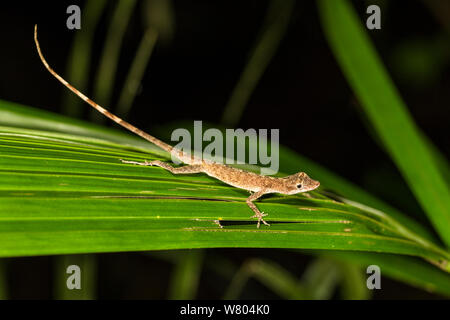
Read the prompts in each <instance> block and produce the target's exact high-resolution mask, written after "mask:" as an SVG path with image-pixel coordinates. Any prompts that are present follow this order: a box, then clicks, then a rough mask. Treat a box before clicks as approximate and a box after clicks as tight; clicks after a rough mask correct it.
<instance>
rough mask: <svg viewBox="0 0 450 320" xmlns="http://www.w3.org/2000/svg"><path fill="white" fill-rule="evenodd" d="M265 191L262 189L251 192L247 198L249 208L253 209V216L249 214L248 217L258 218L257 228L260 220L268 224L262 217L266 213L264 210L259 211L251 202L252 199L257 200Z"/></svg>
mask: <svg viewBox="0 0 450 320" xmlns="http://www.w3.org/2000/svg"><path fill="white" fill-rule="evenodd" d="M264 193H265V192H264V191H263V190H261V191H258V192H255V193H253V194H252V195H251V196H250V197H248V198H247V201H246V202H247V205H248V206H249V207H250V209H252V210H253V212H254V213H255V215H254V216H251V217H250V218H258V224H257V226H256V227H257V228H259V226H260V224H261V221H262V223H264V224H265V225H266V226H270V224H268V223H267V222H265V221H264V219H263V218H262V217H265V216H267V214H265V213H264V212H261V211H259V209H258V208H257V207H256V205H255V204H254V203H253V201H255V200H257V199H258V198H260V197H261V196H262V195H263V194H264Z"/></svg>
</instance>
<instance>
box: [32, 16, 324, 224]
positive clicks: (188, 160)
mask: <svg viewBox="0 0 450 320" xmlns="http://www.w3.org/2000/svg"><path fill="white" fill-rule="evenodd" d="M34 41H35V44H36V49H37V52H38V54H39V58H40V59H41V61H42V63H43V64H44V66H45V68H46V69H47V70H48V71H49V72H50V74H52V75H53V76H54V77H55V78H56V79H57V80H59V81H60V82H61V83H62V84H63V85H64V86H66V87H67V88H68V89H69V90H70V91H72V92H73V93H74V94H76V95H77V96H78V97H79V98H81V99H82V100H84V101H85V102H86V103H88V104H89V105H90V106H91V107H93V108H94V109H96V110H97V111H98V112H100V113H101V114H103V115H104V116H106V117H108V118H109V119H111V120H112V121H114V122H116V123H117V124H119V125H121V126H122V127H124V128H125V129H127V130H129V131H131V132H133V133H135V134H136V135H138V136H140V137H142V138H144V139H145V140H147V141H149V142H151V143H153V144H154V145H156V146H158V147H159V148H161V149H163V150H164V151H167V152H169V153H171V154H172V155H174V156H175V157H176V158H177V159H179V160H180V161H181V162H182V163H184V164H185V165H184V166H181V167H173V166H172V165H170V164H168V163H166V162H163V161H160V160H154V161H147V160H146V161H144V162H136V161H128V160H122V159H120V161H121V162H122V163H126V164H133V165H143V166H158V167H161V168H163V169H166V170H168V171H170V172H171V173H172V174H196V173H204V174H207V175H208V176H210V177H213V178H215V179H217V180H220V181H222V182H223V183H225V184H228V185H231V186H233V187H236V188H239V189H244V190H247V191H249V192H250V194H251V195H250V196H249V197H248V198H247V199H246V203H247V205H248V206H249V207H250V209H251V210H252V211H253V212H254V215H253V216H251V217H250V218H256V219H258V222H257V228H259V227H260V223H261V222H262V223H263V224H265V225H267V226H270V224H269V223H267V222H266V221H265V220H264V219H263V217H265V216H267V214H266V213H264V212H261V211H260V210H259V209H258V207H257V206H256V205H255V204H254V203H253V202H254V201H255V200H257V199H259V198H260V197H261V196H263V195H265V194H269V193H280V194H284V195H293V194H297V193H301V192H307V191H311V190H314V189H316V188H318V187H319V185H320V182H319V181H316V180H313V179H312V178H310V177H309V176H308V175H307V174H306V173H305V172H298V173H295V174H292V175H289V176H286V177H281V178H279V177H270V176H264V175H259V174H257V173H254V172H250V171H245V170H242V169H238V168H234V167H231V166H229V165H226V164H222V163H219V162H213V161H210V160H207V159H201V158H199V157H198V156H197V157H196V156H191V155H190V154H188V153H186V152H184V151H182V150H180V149H177V148H175V147H173V146H171V145H169V144H167V143H165V142H163V141H161V140H159V139H157V138H155V137H154V136H152V135H150V134H148V133H146V132H144V131H143V130H141V129H139V128H137V127H135V126H133V125H132V124H130V123H128V122H126V121H125V120H123V119H121V118H119V117H117V116H116V115H114V114H112V113H111V112H109V111H108V110H107V109H105V108H103V107H102V106H100V105H98V104H97V103H95V102H94V101H93V100H91V99H90V98H88V97H87V96H86V95H84V94H83V93H82V92H80V91H78V90H77V89H76V88H75V87H73V86H72V85H71V84H70V83H69V82H67V81H66V80H65V79H64V78H63V77H61V76H60V75H59V74H58V73H56V72H55V71H54V70H53V69H52V68H51V67H50V65H49V64H48V63H47V61H46V60H45V58H44V55H43V54H42V51H41V47H40V45H39V41H38V37H37V25H35V29H34Z"/></svg>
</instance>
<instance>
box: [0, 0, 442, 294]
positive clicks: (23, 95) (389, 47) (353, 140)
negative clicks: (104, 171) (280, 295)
mask: <svg viewBox="0 0 450 320" xmlns="http://www.w3.org/2000/svg"><path fill="white" fill-rule="evenodd" d="M113 2H114V1H111V3H109V4H108V6H107V10H106V12H105V14H104V15H103V18H102V20H101V22H100V25H99V28H98V30H97V31H96V33H95V40H96V41H95V46H94V49H95V50H94V51H93V56H92V58H93V60H92V65H91V69H92V74H93V75H94V72H95V70H97V67H98V62H99V57H100V52H101V50H102V48H103V39H104V37H105V34H106V32H107V26H108V22H109V18H110V14H111V11H112V9H113V7H114V6H113ZM83 3H84V2H83V1H57V2H56V1H54V2H50V1H40V2H14V4H12V3H10V4H6V3H3V4H2V5H1V7H0V26H1V29H0V43H1V50H0V57H1V60H0V65H1V69H0V70H1V78H0V98H1V99H4V100H10V101H14V102H18V103H21V104H25V105H29V106H33V107H36V108H40V109H45V110H49V111H53V112H57V113H60V112H61V108H60V105H61V101H62V97H63V94H65V91H67V89H66V88H64V87H63V86H62V85H60V84H59V83H58V82H57V81H55V79H53V78H52V77H51V76H50V75H49V74H48V72H47V71H45V69H44V68H43V66H42V64H41V62H40V60H39V59H38V56H37V53H36V51H35V48H34V43H33V26H34V24H35V23H38V25H39V35H40V42H41V46H42V48H43V50H44V53H45V55H46V58H47V60H48V61H49V62H50V64H51V65H52V66H53V68H54V69H55V70H56V71H57V72H59V73H61V74H62V75H64V71H65V70H66V62H67V57H68V53H69V50H70V47H71V41H72V38H73V34H74V33H75V32H77V31H71V30H68V29H67V28H66V19H67V16H68V15H67V14H66V8H67V6H68V5H70V4H78V5H79V6H80V7H81V9H82V10H83ZM267 3H268V2H267V1H261V0H253V1H208V0H202V1H174V2H173V9H174V14H175V22H176V28H175V32H174V37H173V39H172V41H171V42H170V43H166V44H164V45H162V44H160V43H158V45H157V46H156V48H155V52H154V54H153V56H152V57H151V59H150V63H149V66H148V68H147V72H146V74H145V77H144V79H143V83H142V90H141V91H140V94H139V95H138V96H137V98H136V100H135V102H134V105H133V109H132V111H131V113H130V114H129V115H128V117H127V120H128V121H129V122H131V123H133V124H134V125H136V126H138V127H140V128H142V129H144V130H145V131H148V132H150V133H152V132H153V133H154V132H156V131H155V130H157V129H155V128H158V127H160V126H161V125H165V124H169V123H170V122H174V121H179V120H188V121H193V120H203V121H207V122H211V123H218V122H219V121H220V116H221V114H222V111H223V108H224V106H225V105H226V103H227V100H228V98H229V96H230V94H231V92H232V90H233V88H234V86H235V84H236V82H237V80H238V79H239V76H240V73H241V71H242V70H243V68H244V66H245V63H246V61H247V59H248V57H249V53H250V52H251V49H252V48H253V46H254V44H255V41H256V40H257V35H258V33H259V29H260V27H261V24H262V22H263V19H264V17H265V14H266V8H267ZM373 3H377V4H379V5H380V7H381V11H382V29H381V30H374V31H369V34H370V36H371V38H372V40H373V42H374V44H375V46H376V48H377V50H378V52H379V53H380V55H381V57H382V59H383V62H384V63H385V65H386V67H387V69H388V70H389V72H390V75H391V76H392V77H393V79H394V82H395V84H396V85H397V87H398V89H399V91H400V93H401V95H402V97H403V98H404V100H405V102H406V105H407V106H408V108H409V110H410V112H411V113H412V116H413V118H414V119H415V121H416V123H417V124H418V126H419V127H420V128H421V129H422V130H423V131H424V132H425V133H426V135H427V136H428V137H429V138H430V139H431V140H432V141H433V142H434V144H435V145H436V146H437V147H438V148H439V149H440V150H441V152H442V153H443V154H444V155H445V156H447V158H448V156H449V154H450V144H449V131H448V126H449V114H450V113H449V110H448V109H449V101H450V96H449V95H450V90H449V88H450V68H449V66H450V64H449V61H450V50H448V46H446V43H450V41H449V40H450V39H449V30H450V28H449V24H448V22H446V21H450V10H449V8H450V5H449V3H450V1H446V0H442V1H428V2H427V1H419V0H408V1H406V0H403V1H367V2H365V1H353V4H354V6H355V8H356V9H357V11H358V14H359V16H360V17H361V19H362V22H363V23H365V19H366V17H367V15H366V13H365V8H366V7H367V5H369V4H373ZM82 27H83V22H82ZM82 30H83V29H82ZM142 33H143V26H142V19H141V12H140V7H139V5H138V6H137V8H136V10H135V12H134V14H133V18H132V19H131V22H130V24H129V26H128V28H127V31H126V33H125V37H124V40H123V47H122V50H121V56H120V63H119V67H118V74H117V78H116V81H115V83H116V86H115V91H114V92H115V94H114V96H113V99H112V100H113V101H117V99H118V95H119V92H120V89H121V85H122V83H123V81H124V77H125V75H126V72H127V71H128V68H129V65H130V62H131V59H132V57H133V55H134V53H135V50H136V47H137V45H138V43H139V40H140V37H141V36H142ZM405 52H407V53H409V54H411V55H412V56H413V57H415V60H413V61H416V62H417V61H418V62H419V64H420V66H425V67H423V68H418V67H416V65H417V64H411V65H409V64H408V63H409V61H408V60H405V59H403V58H402V57H403V56H402V54H404V53H405ZM436 53H439V54H436ZM91 89H92V88H91ZM91 91H92V90H88V92H86V93H87V94H89V93H90V92H91ZM106 107H108V106H106ZM112 109H113V108H112ZM86 110H88V109H87V107H86ZM85 119H87V112H85ZM108 125H112V124H111V123H109V122H108ZM238 127H240V128H243V129H247V128H279V129H280V143H281V144H283V145H285V146H288V147H290V148H292V149H293V150H295V151H297V152H298V153H300V154H302V155H304V156H307V157H309V158H311V159H312V160H314V161H315V162H317V163H320V164H321V165H323V166H324V167H326V168H328V169H330V170H331V171H333V172H335V173H337V174H339V175H341V176H343V177H345V178H346V179H348V180H349V181H352V182H354V183H355V184H357V185H359V186H361V187H362V188H364V189H365V190H367V191H369V192H371V193H373V194H375V195H377V196H379V197H380V198H382V199H384V200H386V201H387V202H389V203H391V204H393V205H394V206H396V207H398V208H401V209H402V210H403V211H405V212H408V213H409V214H410V215H411V216H413V217H414V218H416V219H419V220H421V221H423V223H424V224H426V223H427V222H426V219H425V218H424V216H423V213H422V211H421V209H420V207H419V206H418V205H417V202H416V201H415V199H414V197H413V196H412V195H411V193H410V191H409V189H408V187H407V186H406V185H405V184H404V182H403V180H402V179H401V177H400V175H399V173H398V171H397V169H396V168H395V166H394V165H393V163H392V162H391V161H390V159H389V157H388V156H387V155H386V153H385V152H384V150H383V149H382V148H381V147H380V145H379V144H377V142H376V139H374V137H373V135H372V133H371V128H370V127H368V126H367V122H366V121H365V119H364V116H363V115H362V113H361V112H360V111H359V106H358V101H357V100H356V98H355V97H354V95H353V93H352V91H351V89H350V88H349V86H348V84H347V81H346V80H345V78H344V77H343V75H342V73H341V71H340V69H339V66H338V65H337V63H336V61H335V59H334V57H333V55H332V52H331V51H330V48H329V47H328V44H327V42H326V39H325V37H324V34H323V32H322V29H321V26H320V21H319V19H318V16H317V9H316V4H315V1H298V2H297V3H296V6H295V9H294V13H293V17H292V19H291V21H290V24H289V27H288V29H287V32H286V34H285V37H284V39H283V40H282V42H281V45H280V47H279V48H278V50H277V53H276V54H275V56H274V58H273V60H272V61H271V63H270V64H269V66H268V68H267V70H266V72H265V73H264V75H263V77H262V79H261V81H260V82H259V84H258V86H257V87H256V90H255V92H254V93H253V95H252V97H251V99H250V101H249V103H248V105H247V108H246V110H245V112H244V114H243V117H242V119H241V121H240V122H239V124H238ZM399 130H401V128H399ZM394 191H395V192H394ZM210 251H212V250H207V257H208V254H209V252H210ZM214 252H215V253H219V254H223V255H224V256H226V257H227V258H229V259H232V260H233V261H235V262H236V263H239V262H240V261H243V260H244V259H245V258H248V257H252V256H265V257H268V258H271V259H274V260H276V261H278V262H279V263H281V264H283V262H284V263H285V264H283V265H284V266H286V267H287V268H288V269H290V270H291V271H292V272H293V273H295V274H297V275H300V274H301V272H302V270H303V268H304V266H305V264H306V263H307V261H309V257H308V256H306V255H305V256H299V255H295V259H296V260H294V261H292V254H291V253H289V252H286V251H280V250H246V249H241V250H231V249H220V250H218V249H214ZM52 259H53V258H52V257H36V258H20V259H8V260H9V262H10V263H9V267H8V274H9V278H8V279H9V281H10V283H9V287H10V289H11V297H12V298H50V297H52V272H53V270H52V268H53V267H52ZM206 259H207V258H206ZM170 266H171V264H170V263H167V262H164V261H161V260H158V259H155V258H152V257H149V256H144V255H142V254H139V253H124V254H101V255H98V270H99V276H98V280H99V282H98V297H99V298H164V297H165V294H166V290H167V289H166V287H167V281H168V279H169V278H170ZM299 266H300V267H299ZM24 279H26V281H25V280H24ZM221 281H224V280H223V279H222V280H221V279H217V275H214V274H213V273H209V272H208V271H207V270H206V271H205V272H204V273H202V277H201V281H200V288H199V294H198V296H199V298H214V297H216V298H219V297H220V295H221V294H222V292H223V289H224V288H225V287H226V285H227V283H221ZM149 288H151V290H149ZM221 290H222V291H221ZM244 292H245V297H247V298H275V297H276V296H274V294H273V293H271V292H270V291H269V290H268V289H265V288H264V287H262V286H261V285H259V283H257V282H256V281H254V282H250V284H249V286H248V287H247V288H246V290H245V291H244ZM374 297H375V298H385V299H386V298H424V297H425V298H433V297H436V296H433V295H431V294H427V293H425V292H424V291H420V290H416V289H412V288H410V287H409V286H406V285H403V284H400V283H397V282H394V281H391V280H388V279H385V278H383V290H381V292H375V295H374Z"/></svg>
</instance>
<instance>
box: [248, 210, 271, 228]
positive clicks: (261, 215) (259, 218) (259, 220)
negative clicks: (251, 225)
mask: <svg viewBox="0 0 450 320" xmlns="http://www.w3.org/2000/svg"><path fill="white" fill-rule="evenodd" d="M265 216H267V213H264V212H258V213H255V215H253V216H251V217H250V218H258V224H257V225H256V227H257V228H258V229H259V226H260V224H261V221H262V223H264V224H265V225H266V226H270V224H268V223H267V222H265V221H264V219H263V218H262V217H265Z"/></svg>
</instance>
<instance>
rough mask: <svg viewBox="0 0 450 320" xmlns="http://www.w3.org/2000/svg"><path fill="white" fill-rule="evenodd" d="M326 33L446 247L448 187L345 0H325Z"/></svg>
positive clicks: (321, 4)
mask: <svg viewBox="0 0 450 320" xmlns="http://www.w3.org/2000/svg"><path fill="white" fill-rule="evenodd" d="M318 3H319V12H320V15H321V19H322V24H323V27H324V30H325V34H326V36H327V38H328V41H329V43H330V46H331V48H332V49H333V52H334V54H335V56H336V59H337V60H338V62H339V64H340V65H341V68H342V71H343V72H344V75H345V76H346V77H347V79H348V81H349V83H350V85H351V86H352V88H353V90H354V91H355V94H356V95H357V96H358V98H359V100H360V101H361V106H362V107H363V110H364V111H365V113H366V114H367V116H368V119H369V120H370V122H371V123H372V125H373V127H374V129H375V131H376V132H377V134H378V135H379V137H380V139H381V141H382V142H383V144H384V146H385V148H386V150H387V151H388V153H389V155H390V156H391V158H392V160H393V161H394V162H395V164H396V165H397V167H398V168H399V170H400V172H401V173H402V175H403V177H404V179H405V180H406V182H407V183H408V185H409V187H410V189H411V190H412V192H413V193H414V195H415V196H416V198H417V200H418V202H419V203H420V204H421V206H422V208H423V209H424V211H425V212H426V213H427V215H428V217H429V219H430V220H431V222H432V224H433V226H434V227H435V229H436V231H437V232H438V233H439V235H440V237H441V238H442V240H443V241H444V242H445V243H446V244H447V246H450V191H449V188H448V186H447V184H446V182H445V181H444V179H443V177H442V176H441V174H440V172H439V169H438V168H437V166H436V163H435V161H434V158H433V155H432V153H431V151H430V150H429V148H428V147H427V145H426V143H425V142H424V140H423V139H422V133H421V132H420V129H419V128H418V127H417V126H416V124H415V123H414V120H413V119H412V117H411V115H410V114H409V112H408V110H407V108H406V106H405V104H404V102H403V101H402V99H401V97H400V95H399V93H398V92H397V90H396V88H395V86H394V84H393V83H392V80H391V79H390V77H389V75H388V74H387V72H386V70H385V68H384V67H383V64H382V62H381V60H380V58H379V57H378V55H377V53H376V51H375V49H374V48H373V46H372V44H371V42H370V40H369V37H368V35H367V33H366V32H365V31H364V27H363V26H362V24H361V22H360V21H359V18H358V17H357V15H356V13H355V12H354V10H353V8H352V7H351V5H350V3H349V2H348V1H326V0H325V1H324V0H321V1H319V2H318Z"/></svg>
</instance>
